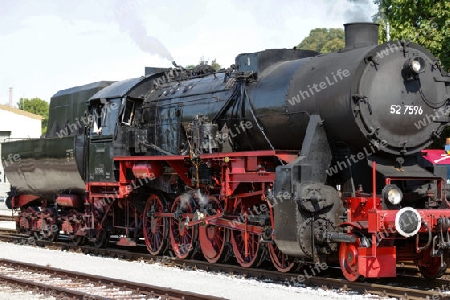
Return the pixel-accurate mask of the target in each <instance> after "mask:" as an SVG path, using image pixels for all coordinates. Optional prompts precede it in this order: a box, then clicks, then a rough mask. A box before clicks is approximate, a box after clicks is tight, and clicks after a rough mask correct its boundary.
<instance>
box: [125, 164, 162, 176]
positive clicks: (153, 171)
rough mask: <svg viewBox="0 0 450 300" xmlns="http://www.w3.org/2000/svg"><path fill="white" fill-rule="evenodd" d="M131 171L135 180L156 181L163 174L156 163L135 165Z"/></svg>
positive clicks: (160, 167)
mask: <svg viewBox="0 0 450 300" xmlns="http://www.w3.org/2000/svg"><path fill="white" fill-rule="evenodd" d="M131 171H132V172H133V174H134V176H135V177H136V178H148V179H150V180H153V179H156V178H158V177H159V176H161V174H162V173H163V168H162V166H161V165H160V164H159V163H157V162H146V163H138V164H135V165H134V166H133V167H132V168H131Z"/></svg>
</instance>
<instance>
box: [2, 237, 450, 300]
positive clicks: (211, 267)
mask: <svg viewBox="0 0 450 300" xmlns="http://www.w3.org/2000/svg"><path fill="white" fill-rule="evenodd" d="M8 237H9V238H8ZM0 240H4V241H10V242H11V241H16V242H18V243H21V244H27V243H28V242H29V241H30V240H29V239H28V238H27V237H26V236H24V235H18V234H15V235H0ZM31 240H33V242H35V244H36V245H37V246H41V247H44V246H45V247H48V248H50V249H58V250H61V249H64V250H69V251H70V250H72V251H77V252H80V251H82V252H83V253H85V254H91V255H100V256H106V257H115V258H121V259H126V260H130V261H135V260H136V261H142V260H144V261H145V262H147V263H156V262H159V263H161V264H164V265H168V266H173V267H180V268H183V269H188V270H189V269H190V270H205V271H209V272H217V273H222V274H223V273H227V274H232V275H233V276H242V277H245V278H255V279H260V280H264V281H266V282H267V281H271V282H274V283H280V284H284V285H289V286H303V285H306V286H317V287H321V288H325V289H336V290H342V291H356V292H359V293H360V294H373V295H379V296H381V297H395V298H398V299H447V298H449V297H450V296H449V295H448V294H447V295H446V294H444V293H441V291H445V289H443V288H441V287H450V281H449V280H435V281H433V282H429V281H424V280H423V278H420V277H419V276H417V269H416V271H415V272H414V270H413V268H412V267H411V268H410V266H404V267H403V268H405V271H406V272H404V274H405V275H398V276H397V278H396V279H395V281H393V279H392V278H390V279H378V280H376V279H369V280H366V282H349V281H347V280H345V279H344V278H343V276H342V274H341V271H340V270H339V269H336V268H331V267H330V268H327V269H325V270H320V269H319V268H317V267H314V266H306V267H305V268H304V269H302V270H300V271H299V272H297V273H280V272H278V271H272V270H267V269H255V268H243V267H241V266H237V265H230V264H210V263H208V262H206V261H202V260H181V259H178V258H176V257H174V256H163V257H161V256H154V255H151V254H149V253H147V252H146V248H145V247H142V248H141V249H139V248H138V249H136V248H135V249H134V251H130V250H124V249H120V248H117V247H115V248H113V247H108V248H96V247H92V246H77V245H70V244H67V243H64V242H48V241H36V240H34V239H31ZM111 246H112V245H111ZM406 274H407V275H406ZM410 274H413V275H410ZM412 285H414V287H412Z"/></svg>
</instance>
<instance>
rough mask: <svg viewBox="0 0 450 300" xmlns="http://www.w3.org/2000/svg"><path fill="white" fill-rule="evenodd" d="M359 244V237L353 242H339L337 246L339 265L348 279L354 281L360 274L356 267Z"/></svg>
mask: <svg viewBox="0 0 450 300" xmlns="http://www.w3.org/2000/svg"><path fill="white" fill-rule="evenodd" d="M360 246H361V243H360V241H359V238H356V242H355V243H341V246H340V248H339V265H340V266H341V270H342V273H343V274H344V276H345V278H347V280H348V281H356V280H358V279H359V278H360V277H362V276H361V274H360V272H359V269H358V247H360Z"/></svg>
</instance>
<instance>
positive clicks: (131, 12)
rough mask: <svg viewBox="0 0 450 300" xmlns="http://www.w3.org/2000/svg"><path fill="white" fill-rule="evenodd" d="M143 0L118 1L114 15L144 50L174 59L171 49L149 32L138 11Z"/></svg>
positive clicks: (122, 28)
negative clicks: (137, 8)
mask: <svg viewBox="0 0 450 300" xmlns="http://www.w3.org/2000/svg"><path fill="white" fill-rule="evenodd" d="M140 2H141V0H134V1H118V2H117V3H116V8H115V10H114V16H115V18H116V20H117V23H118V24H119V26H120V28H121V30H123V31H124V32H127V33H128V34H129V35H130V37H131V38H132V39H133V41H134V42H135V43H136V45H138V46H139V48H141V50H142V51H145V52H148V53H151V54H157V55H159V56H160V57H162V58H165V59H167V60H169V61H173V58H172V55H171V54H170V52H169V50H167V48H166V47H165V46H164V45H163V44H162V43H161V42H160V41H159V40H158V39H157V38H156V37H154V36H150V35H148V34H147V29H146V28H145V26H144V24H143V22H142V20H141V18H140V17H139V16H138V14H137V13H136V7H137V6H138V5H139V4H140Z"/></svg>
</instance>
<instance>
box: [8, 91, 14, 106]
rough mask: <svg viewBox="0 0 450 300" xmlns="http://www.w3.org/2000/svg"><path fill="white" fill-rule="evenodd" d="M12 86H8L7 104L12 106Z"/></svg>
mask: <svg viewBox="0 0 450 300" xmlns="http://www.w3.org/2000/svg"><path fill="white" fill-rule="evenodd" d="M12 96H13V95H12V87H10V88H9V106H10V107H12Z"/></svg>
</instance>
